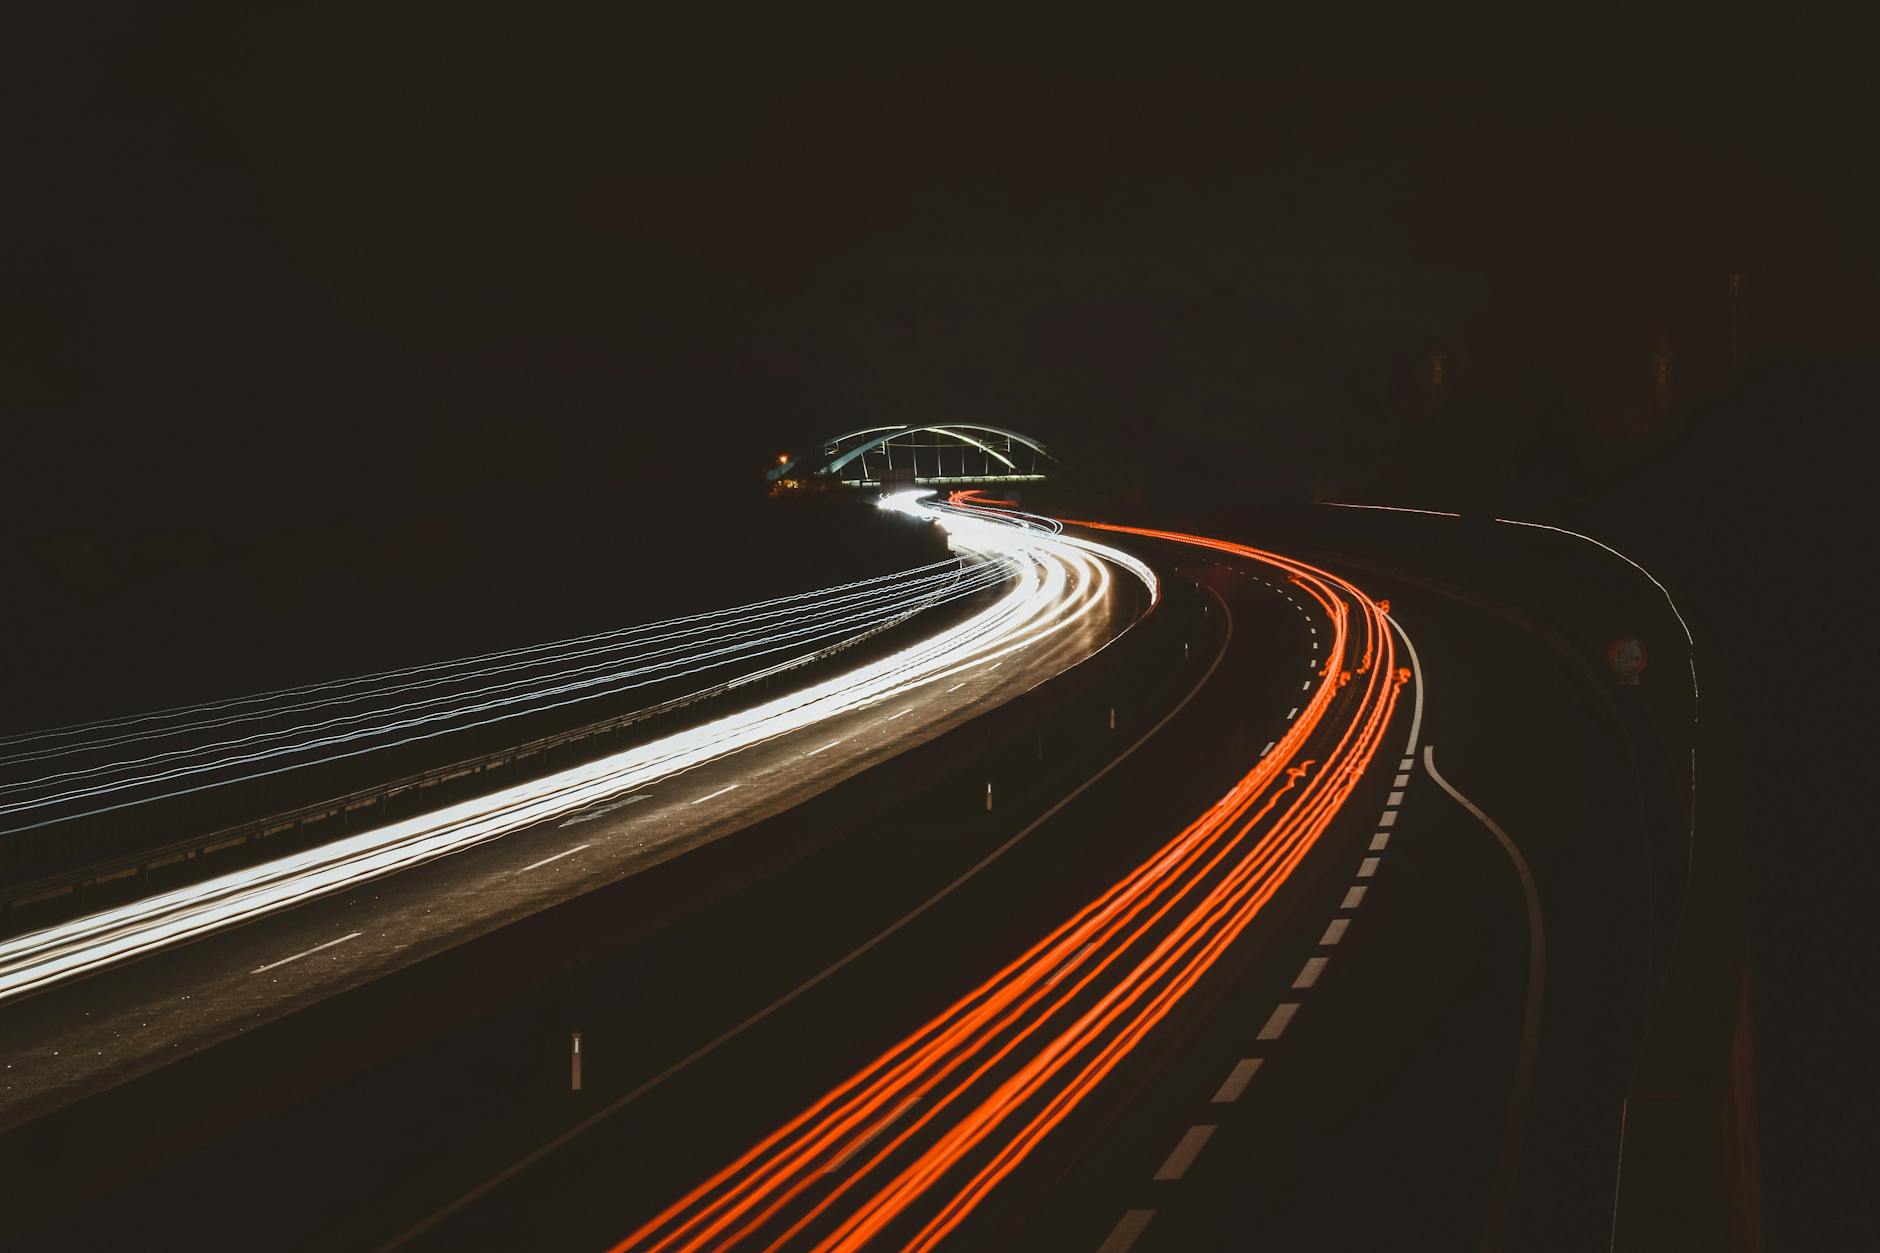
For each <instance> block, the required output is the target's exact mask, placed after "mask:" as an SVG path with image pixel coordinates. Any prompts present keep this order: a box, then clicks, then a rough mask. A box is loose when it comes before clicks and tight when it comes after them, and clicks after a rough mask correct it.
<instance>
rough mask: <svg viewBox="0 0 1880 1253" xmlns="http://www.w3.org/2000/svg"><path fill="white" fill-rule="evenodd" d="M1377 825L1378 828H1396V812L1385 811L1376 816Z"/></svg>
mask: <svg viewBox="0 0 1880 1253" xmlns="http://www.w3.org/2000/svg"><path fill="white" fill-rule="evenodd" d="M1377 825H1378V826H1380V827H1394V826H1396V825H1397V811H1396V810H1394V809H1386V810H1385V811H1384V812H1383V813H1381V814H1379V815H1378V816H1377Z"/></svg>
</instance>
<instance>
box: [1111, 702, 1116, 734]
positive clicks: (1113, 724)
mask: <svg viewBox="0 0 1880 1253" xmlns="http://www.w3.org/2000/svg"><path fill="white" fill-rule="evenodd" d="M1110 730H1112V731H1114V730H1116V706H1115V705H1111V706H1110Z"/></svg>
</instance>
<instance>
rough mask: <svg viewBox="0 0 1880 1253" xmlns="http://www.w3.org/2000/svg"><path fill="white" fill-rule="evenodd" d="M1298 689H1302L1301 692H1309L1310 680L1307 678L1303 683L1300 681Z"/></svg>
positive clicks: (1310, 687)
mask: <svg viewBox="0 0 1880 1253" xmlns="http://www.w3.org/2000/svg"><path fill="white" fill-rule="evenodd" d="M1299 690H1300V691H1302V692H1309V691H1311V690H1312V680H1311V679H1307V680H1306V681H1305V682H1304V683H1301V684H1300V685H1299Z"/></svg>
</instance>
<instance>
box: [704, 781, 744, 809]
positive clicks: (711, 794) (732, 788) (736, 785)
mask: <svg viewBox="0 0 1880 1253" xmlns="http://www.w3.org/2000/svg"><path fill="white" fill-rule="evenodd" d="M743 786H744V785H743V784H742V783H733V784H732V785H731V786H730V787H721V788H719V789H718V790H717V791H716V792H708V793H707V794H705V795H704V796H701V797H699V798H698V799H697V800H695V801H693V802H691V803H692V804H694V805H703V804H704V803H705V802H706V801H708V800H710V799H711V798H712V797H714V796H723V795H724V794H725V793H726V792H734V791H736V790H737V789H738V788H741V787H743Z"/></svg>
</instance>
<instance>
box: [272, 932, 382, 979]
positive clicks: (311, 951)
mask: <svg viewBox="0 0 1880 1253" xmlns="http://www.w3.org/2000/svg"><path fill="white" fill-rule="evenodd" d="M364 934H365V932H363V931H355V932H353V933H352V934H351V935H342V936H341V937H340V938H339V939H337V940H328V941H327V942H326V943H325V944H316V945H314V946H313V947H312V948H310V949H308V950H307V951H306V952H304V953H295V954H294V955H293V956H292V957H283V958H281V960H279V961H277V962H269V963H268V964H267V965H265V966H256V967H255V968H254V969H253V970H251V971H249V972H248V973H249V974H252V975H258V974H260V973H261V972H262V971H264V970H273V969H274V968H275V967H276V966H285V965H286V964H287V963H288V962H297V961H299V960H300V959H301V958H303V957H311V956H312V955H313V954H315V953H317V952H319V951H320V950H321V949H323V948H332V947H333V946H334V945H335V944H344V943H345V942H346V941H348V940H356V939H358V938H359V937H360V936H362V935H364Z"/></svg>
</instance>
